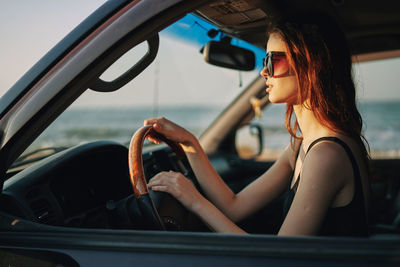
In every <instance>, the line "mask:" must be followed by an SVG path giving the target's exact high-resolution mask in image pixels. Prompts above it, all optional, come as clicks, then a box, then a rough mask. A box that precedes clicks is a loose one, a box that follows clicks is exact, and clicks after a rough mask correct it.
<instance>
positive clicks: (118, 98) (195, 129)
mask: <svg viewBox="0 0 400 267" xmlns="http://www.w3.org/2000/svg"><path fill="white" fill-rule="evenodd" d="M211 29H214V26H212V25H211V24H209V23H207V22H205V21H203V20H202V19H200V18H199V17H196V16H194V15H192V14H189V15H187V16H185V17H184V18H182V19H180V20H179V21H177V22H176V23H174V24H172V25H171V26H169V27H168V28H166V29H164V30H163V31H162V32H161V33H160V46H159V50H158V54H157V56H156V58H155V60H154V62H153V63H152V64H151V65H150V66H149V67H147V68H146V69H145V70H144V71H143V72H142V73H141V74H140V75H139V76H138V77H136V78H135V79H133V80H132V81H131V82H129V83H128V84H126V85H125V86H124V87H122V88H120V89H119V90H117V91H115V92H107V93H103V92H95V91H93V90H90V89H88V90H87V91H86V92H85V93H84V94H83V95H81V96H80V97H79V98H78V99H77V101H75V102H74V103H73V104H72V105H71V106H70V107H69V108H68V109H67V110H66V111H65V112H64V113H63V114H61V116H60V117H59V118H58V119H57V120H56V121H55V122H54V123H53V124H52V125H51V126H49V127H48V129H46V130H45V131H44V132H43V133H42V134H41V136H40V137H39V138H38V139H37V140H36V141H35V142H34V143H33V144H32V145H31V146H30V147H29V148H28V149H27V150H26V151H25V153H24V154H23V155H22V158H21V159H25V157H26V155H27V154H28V155H29V154H32V153H35V152H36V151H38V152H39V154H38V156H40V155H47V154H46V152H47V153H48V154H51V153H53V152H57V151H59V150H60V149H63V148H67V147H71V146H74V145H77V144H81V143H85V142H90V141H94V140H104V139H106V140H113V141H116V142H119V143H122V144H128V143H129V140H130V138H131V136H132V134H133V133H134V132H135V131H136V129H138V128H139V127H141V126H142V125H143V121H144V120H145V119H147V118H151V117H159V116H164V117H167V118H168V119H170V120H173V121H175V122H177V123H178V124H180V125H182V126H183V127H185V128H187V129H189V130H190V131H191V132H192V133H194V134H195V135H196V136H197V137H199V136H200V135H201V133H202V132H203V131H204V130H205V129H206V128H207V126H208V125H209V124H210V123H211V122H212V121H213V120H214V119H215V118H216V117H217V116H218V114H220V113H221V112H222V110H223V109H224V108H225V107H226V106H227V105H228V104H229V103H230V102H231V101H233V100H234V99H235V97H237V95H238V94H239V93H240V92H241V91H242V90H243V89H244V88H245V87H246V86H247V85H248V84H249V83H250V82H252V81H253V80H254V79H255V78H257V76H258V73H259V71H260V70H261V66H262V63H261V58H262V57H263V54H264V51H263V50H262V49H260V48H257V47H255V46H252V45H250V44H248V43H246V42H244V41H239V40H237V39H233V40H232V41H231V43H232V44H233V45H236V46H243V47H246V48H248V49H251V50H252V51H253V52H254V53H255V54H256V58H257V62H256V64H257V67H256V68H255V70H252V71H238V70H232V69H227V68H221V67H217V66H213V65H211V64H208V63H206V62H205V61H204V57H203V54H202V53H201V49H202V48H203V46H204V45H205V43H206V42H207V41H209V40H219V39H221V38H223V37H224V36H225V35H223V34H221V33H218V32H217V34H216V35H215V36H212V37H210V36H208V34H207V33H208V31H209V30H211ZM147 49H148V48H147V45H146V43H145V42H144V43H141V44H139V45H137V46H135V47H133V48H132V49H131V50H129V51H128V52H127V53H125V54H124V55H123V56H122V57H121V58H120V59H119V60H118V61H117V62H115V63H114V64H113V65H111V66H110V67H109V69H107V70H106V71H105V72H104V73H103V75H102V76H101V78H102V79H103V80H105V81H111V80H113V79H114V78H115V77H118V76H119V75H120V74H121V73H123V72H125V71H126V69H128V68H129V67H130V66H132V65H133V64H134V63H135V62H137V61H138V60H139V59H140V58H141V57H142V56H143V55H144V54H145V53H146V52H147ZM51 148H53V149H51ZM33 157H34V156H33ZM17 162H18V161H17ZM18 164H19V163H18Z"/></svg>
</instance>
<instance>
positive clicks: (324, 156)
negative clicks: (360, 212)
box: [278, 142, 354, 236]
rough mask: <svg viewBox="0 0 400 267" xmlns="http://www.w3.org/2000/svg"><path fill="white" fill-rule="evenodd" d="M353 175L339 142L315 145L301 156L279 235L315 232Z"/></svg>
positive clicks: (311, 233) (313, 233)
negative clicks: (289, 204) (297, 173)
mask: <svg viewBox="0 0 400 267" xmlns="http://www.w3.org/2000/svg"><path fill="white" fill-rule="evenodd" d="M352 177H353V169H352V166H351V164H350V162H349V160H348V157H347V155H346V153H345V151H344V150H343V148H342V147H341V146H340V145H338V144H335V143H332V142H321V143H320V144H318V145H316V146H315V147H314V148H313V149H312V150H310V152H309V153H308V154H307V157H306V158H305V160H304V163H303V169H302V172H301V179H300V181H299V186H298V188H297V192H296V194H295V197H294V199H293V203H292V205H291V207H290V209H289V212H288V214H287V216H286V218H285V220H284V222H283V224H282V226H281V229H280V230H279V233H278V235H290V236H293V235H315V234H317V233H318V231H319V229H320V227H321V224H322V222H323V220H324V218H325V216H326V213H327V211H328V209H329V208H330V207H331V206H332V203H333V201H334V199H335V198H336V197H337V196H338V194H339V192H340V191H341V190H342V189H343V188H344V186H349V184H350V185H351V184H352V183H351V181H353V180H354V179H352ZM353 186H354V184H353ZM345 201H347V200H345ZM348 201H351V198H350V200H348ZM345 204H346V203H345Z"/></svg>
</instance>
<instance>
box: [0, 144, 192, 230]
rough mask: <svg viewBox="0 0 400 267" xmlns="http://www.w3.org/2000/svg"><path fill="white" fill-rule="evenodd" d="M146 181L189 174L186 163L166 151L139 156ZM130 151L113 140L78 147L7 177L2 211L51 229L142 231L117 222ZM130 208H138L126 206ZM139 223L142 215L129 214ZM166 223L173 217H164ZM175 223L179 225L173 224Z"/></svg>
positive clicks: (126, 191) (126, 193)
mask: <svg viewBox="0 0 400 267" xmlns="http://www.w3.org/2000/svg"><path fill="white" fill-rule="evenodd" d="M143 167H144V172H145V176H146V178H147V179H148V178H151V177H152V176H154V175H155V174H156V173H158V172H160V171H164V170H174V171H180V172H182V173H184V174H185V175H187V176H189V177H190V176H191V175H192V172H191V169H190V165H189V164H188V162H187V161H185V160H184V159H179V158H177V157H176V155H175V153H174V152H172V151H171V150H170V149H169V148H168V147H165V148H163V149H160V148H159V147H157V149H147V150H144V153H143ZM132 193H133V190H132V185H131V183H130V178H129V170H128V149H127V148H126V147H125V146H123V145H120V144H117V143H113V142H106V141H100V142H94V143H89V144H84V145H79V146H76V147H74V148H70V149H67V150H65V151H62V152H59V153H57V154H55V155H53V156H50V157H48V158H46V159H44V160H42V161H40V162H39V163H37V164H35V165H33V166H31V167H28V168H26V169H25V170H23V171H21V172H19V173H18V174H16V175H14V176H13V177H11V178H10V179H8V180H7V181H6V182H5V184H4V189H3V193H2V194H1V195H0V209H1V211H4V212H6V213H9V214H12V215H15V216H18V217H20V218H23V219H26V220H29V221H33V222H37V223H41V224H47V225H54V226H64V227H83V228H85V227H87V228H121V227H122V228H125V227H126V226H129V228H133V229H135V228H140V224H139V223H136V224H135V222H133V223H126V222H125V223H123V224H122V225H121V223H116V222H117V221H121V220H128V219H126V218H125V219H121V217H118V219H117V218H115V214H116V209H117V207H118V203H119V202H123V201H125V200H126V199H128V198H131V199H133V197H132ZM129 207H130V209H138V207H137V206H135V205H130V206H129ZM129 214H130V215H129V216H130V217H131V219H132V220H133V221H138V220H139V218H132V216H133V217H135V214H136V215H137V216H140V211H138V210H133V211H132V212H129ZM167 217H169V221H171V218H173V217H174V214H168V215H167ZM174 223H175V224H177V223H176V222H175V221H174Z"/></svg>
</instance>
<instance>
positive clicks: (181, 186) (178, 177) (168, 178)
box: [148, 171, 199, 209]
mask: <svg viewBox="0 0 400 267" xmlns="http://www.w3.org/2000/svg"><path fill="white" fill-rule="evenodd" d="M148 187H149V188H151V189H152V190H154V191H163V192H166V193H169V194H171V195H172V196H174V197H175V198H176V199H178V200H179V201H180V202H181V203H182V204H183V205H185V206H186V207H187V208H188V209H190V208H191V207H192V206H193V203H195V202H196V199H198V198H199V194H198V191H197V190H196V188H195V187H194V186H193V184H192V182H191V181H190V180H189V179H187V178H186V177H185V176H183V175H182V174H181V173H179V172H173V171H169V172H160V173H158V174H157V175H155V176H154V177H153V178H151V179H150V181H149V183H148Z"/></svg>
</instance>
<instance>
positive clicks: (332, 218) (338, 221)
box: [283, 137, 368, 236]
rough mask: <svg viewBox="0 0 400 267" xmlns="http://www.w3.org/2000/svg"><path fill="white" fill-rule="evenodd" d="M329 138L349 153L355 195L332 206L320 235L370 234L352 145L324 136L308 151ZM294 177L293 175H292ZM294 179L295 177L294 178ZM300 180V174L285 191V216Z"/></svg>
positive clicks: (312, 144) (314, 142)
mask: <svg viewBox="0 0 400 267" xmlns="http://www.w3.org/2000/svg"><path fill="white" fill-rule="evenodd" d="M324 140H329V141H332V142H336V143H338V144H339V145H341V146H342V147H343V148H344V150H345V151H346V154H347V155H348V157H349V159H350V162H351V165H352V167H353V176H354V195H353V199H352V200H351V202H350V203H349V204H348V205H346V206H343V207H334V208H333V207H330V208H329V210H328V212H327V214H326V216H325V219H324V221H323V223H322V225H321V228H320V230H319V232H318V235H322V236H368V225H367V218H366V209H365V205H364V194H363V190H362V183H361V175H360V170H359V168H358V165H357V161H356V159H355V157H354V155H353V153H352V151H351V149H350V147H349V146H348V145H347V144H346V143H345V142H343V141H342V140H341V139H339V138H337V137H322V138H319V139H317V140H315V141H313V142H312V143H311V144H310V146H309V147H308V149H307V152H306V156H307V153H308V151H310V149H311V148H312V147H313V146H314V145H315V144H317V143H318V142H321V141H324ZM292 177H293V176H292ZM292 179H293V178H292ZM299 181H300V174H299V177H298V179H297V181H296V184H295V185H294V186H293V189H292V188H291V187H290V186H291V184H292V183H289V188H288V190H287V191H286V192H285V193H284V196H283V197H284V204H283V218H285V217H286V215H287V213H288V212H289V208H290V206H291V205H292V202H293V199H294V195H295V191H294V190H296V189H297V186H298V183H299Z"/></svg>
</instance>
